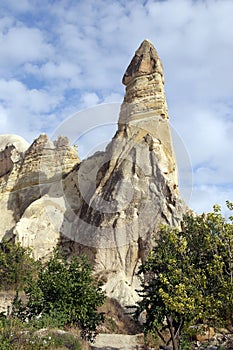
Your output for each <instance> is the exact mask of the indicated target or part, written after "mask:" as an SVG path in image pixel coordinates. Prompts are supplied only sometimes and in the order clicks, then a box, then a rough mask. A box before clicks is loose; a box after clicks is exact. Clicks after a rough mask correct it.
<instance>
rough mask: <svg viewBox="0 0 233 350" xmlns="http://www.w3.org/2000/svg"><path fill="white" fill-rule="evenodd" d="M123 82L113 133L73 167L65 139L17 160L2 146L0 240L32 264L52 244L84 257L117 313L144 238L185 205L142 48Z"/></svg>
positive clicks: (159, 73)
mask: <svg viewBox="0 0 233 350" xmlns="http://www.w3.org/2000/svg"><path fill="white" fill-rule="evenodd" d="M123 84H125V85H126V94H125V98H124V101H123V104H122V106H121V112H120V117H119V123H118V130H117V132H116V134H115V136H114V137H113V139H112V141H111V142H110V143H109V145H108V146H107V148H106V150H105V151H104V152H97V153H96V154H94V155H93V156H91V157H89V158H88V159H86V160H83V161H82V162H80V161H79V159H78V156H77V154H76V153H75V150H74V148H72V147H70V146H69V144H68V141H67V140H66V139H64V138H60V139H59V140H58V141H56V142H51V141H49V140H48V138H47V137H46V135H42V136H40V137H39V138H38V139H37V140H36V141H35V142H34V143H33V144H32V146H30V147H29V148H28V149H27V150H26V151H25V149H24V150H23V152H22V150H19V149H18V150H17V147H16V146H15V145H14V144H13V143H10V144H9V145H8V148H6V147H2V151H1V152H0V208H1V212H2V216H3V218H6V219H3V222H2V223H1V227H0V233H1V237H7V236H12V235H13V236H14V237H15V238H16V239H17V240H19V241H21V242H22V244H23V245H29V246H32V247H33V248H34V254H35V257H36V258H40V257H42V256H44V255H46V254H48V253H49V252H50V251H51V249H52V248H53V247H54V246H55V245H56V244H58V243H59V244H60V245H62V247H63V250H64V251H65V252H66V253H67V254H82V253H85V254H87V255H88V256H89V258H90V259H91V260H92V261H93V263H94V266H95V271H96V273H98V274H99V275H100V276H102V278H103V279H104V280H105V285H104V288H105V290H106V292H107V294H108V295H109V296H110V297H113V298H116V299H117V300H118V301H119V302H120V303H121V304H123V305H127V304H132V303H134V302H135V300H136V299H137V294H136V292H135V288H137V287H138V283H139V281H138V279H137V277H136V273H137V269H138V266H139V265H140V264H141V262H142V261H143V260H144V259H145V258H146V256H147V253H148V251H149V249H150V248H151V246H152V241H153V240H152V237H153V235H154V234H156V233H157V232H158V229H159V227H160V225H161V224H163V223H167V224H170V225H178V224H179V222H180V220H181V218H182V216H183V214H184V212H185V210H186V205H185V204H184V202H183V201H182V199H181V198H180V196H179V191H178V179H177V165H176V160H175V155H174V150H173V145H172V140H171V134H170V127H169V118H168V111H167V103H166V97H165V93H164V75H163V67H162V64H161V61H160V59H159V57H158V54H157V52H156V50H155V48H154V47H153V45H152V44H151V42H150V41H148V40H145V41H143V43H142V44H141V46H140V47H139V49H138V50H137V51H136V53H135V56H134V57H133V59H132V61H131V63H130V65H129V66H128V68H127V70H126V73H125V74H124V77H123ZM0 145H1V137H0ZM2 152H3V153H2ZM17 152H18V153H17Z"/></svg>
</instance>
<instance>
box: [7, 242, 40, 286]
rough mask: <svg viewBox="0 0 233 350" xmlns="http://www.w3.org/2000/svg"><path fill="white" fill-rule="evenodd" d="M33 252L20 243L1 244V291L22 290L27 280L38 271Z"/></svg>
mask: <svg viewBox="0 0 233 350" xmlns="http://www.w3.org/2000/svg"><path fill="white" fill-rule="evenodd" d="M37 268H38V262H36V261H35V260H34V259H33V258H32V256H31V250H30V249H28V248H24V247H22V246H21V245H20V243H16V244H14V243H12V242H7V241H2V242H0V290H9V289H22V288H23V287H24V283H25V280H26V279H28V278H29V277H30V278H31V277H32V276H33V275H34V274H35V273H36V271H37Z"/></svg>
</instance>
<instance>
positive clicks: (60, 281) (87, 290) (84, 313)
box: [13, 252, 105, 341]
mask: <svg viewBox="0 0 233 350" xmlns="http://www.w3.org/2000/svg"><path fill="white" fill-rule="evenodd" d="M24 291H25V293H26V295H27V297H28V301H27V303H26V304H25V305H24V304H23V303H22V301H21V299H19V298H16V299H15V301H14V305H13V313H14V314H15V315H16V316H18V317H20V318H21V319H22V320H23V321H25V320H26V319H27V320H29V322H30V323H31V324H32V323H33V324H34V325H35V326H36V327H39V328H40V327H44V326H47V325H48V322H50V320H52V324H53V325H54V326H57V327H64V326H66V325H77V326H78V327H79V328H80V329H81V336H82V338H84V339H88V340H91V341H92V340H93V339H94V337H95V335H96V331H97V327H98V325H99V324H100V323H102V322H103V320H104V317H103V313H98V312H97V309H98V307H99V306H101V305H102V304H103V302H104V300H105V296H104V293H103V292H102V290H101V288H100V285H99V283H97V282H96V281H95V279H94V277H93V274H92V267H91V265H90V263H89V262H88V260H87V258H85V257H81V258H78V257H72V259H71V261H68V260H67V259H65V258H63V257H62V256H61V255H60V253H59V252H55V254H54V256H53V257H52V258H51V259H50V260H49V261H48V262H47V263H46V264H45V266H41V267H40V270H39V273H38V277H37V279H32V280H28V282H27V286H26V287H25V288H24Z"/></svg>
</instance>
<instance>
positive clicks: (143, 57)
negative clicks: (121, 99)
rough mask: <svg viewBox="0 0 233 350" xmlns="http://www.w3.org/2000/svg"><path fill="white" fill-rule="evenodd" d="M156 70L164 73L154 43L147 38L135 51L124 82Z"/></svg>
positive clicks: (125, 83) (126, 83)
mask: <svg viewBox="0 0 233 350" xmlns="http://www.w3.org/2000/svg"><path fill="white" fill-rule="evenodd" d="M155 72H157V73H159V74H161V75H163V67H162V63H161V61H160V58H159V56H158V53H157V51H156V49H155V48H154V46H153V44H152V43H151V42H150V41H149V40H147V39H146V40H144V41H143V42H142V43H141V45H140V47H139V48H138V49H137V51H136V52H135V55H134V57H133V59H132V61H131V62H130V64H129V66H128V68H127V69H126V72H125V74H124V76H123V79H122V83H123V84H124V85H128V84H129V83H130V82H131V81H132V80H133V79H134V78H137V77H140V76H143V75H148V74H152V73H155Z"/></svg>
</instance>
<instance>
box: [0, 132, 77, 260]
mask: <svg viewBox="0 0 233 350" xmlns="http://www.w3.org/2000/svg"><path fill="white" fill-rule="evenodd" d="M0 146H1V147H2V150H1V151H0V210H1V217H2V219H1V221H0V239H2V238H7V239H9V238H11V237H13V236H15V235H16V238H17V239H19V240H20V241H21V242H22V243H23V244H24V245H30V246H32V247H33V248H35V257H37V258H38V257H41V256H43V255H46V253H47V252H48V250H51V249H53V247H54V246H55V245H56V243H57V241H58V239H59V237H60V235H59V229H58V227H56V228H53V227H52V226H51V223H50V218H49V217H48V215H47V214H46V213H47V210H48V209H47V210H45V209H44V208H45V207H46V206H47V207H48V208H51V209H50V210H52V212H54V211H56V210H57V209H56V208H57V203H54V201H56V200H57V199H56V198H50V202H49V203H50V207H49V206H48V202H47V201H46V197H45V195H47V196H48V193H49V190H50V189H51V186H52V185H53V184H56V186H57V183H58V181H60V180H61V178H62V176H63V175H65V174H67V173H68V172H70V171H71V169H73V167H74V166H75V165H76V164H78V163H79V162H80V160H79V158H78V155H77V152H76V150H75V149H74V148H73V147H71V146H70V145H69V141H68V139H67V138H66V137H59V138H58V140H56V141H54V142H52V141H50V140H49V139H48V137H47V136H46V135H44V134H42V135H40V136H39V137H38V138H37V139H36V140H35V141H34V142H33V144H32V145H31V146H29V144H27V143H26V141H24V140H22V139H21V138H19V137H18V136H15V137H13V138H12V136H11V137H9V136H8V137H6V136H5V135H0ZM54 194H55V192H54V191H53V196H54ZM59 195H60V191H59ZM41 197H43V199H41ZM51 203H53V205H52V207H51ZM41 211H42V212H43V211H45V215H44V216H45V217H44V218H43V217H42V216H41ZM25 218H28V220H25ZM60 222H61V223H62V216H61V218H60ZM45 236H46V237H47V238H46V239H45ZM46 242H47V243H46ZM48 242H50V244H48ZM41 246H42V248H39V247H41Z"/></svg>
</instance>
